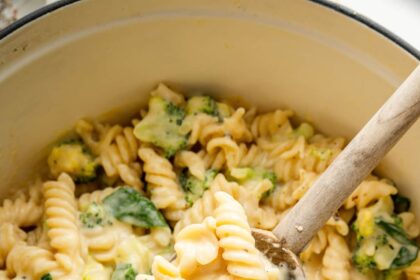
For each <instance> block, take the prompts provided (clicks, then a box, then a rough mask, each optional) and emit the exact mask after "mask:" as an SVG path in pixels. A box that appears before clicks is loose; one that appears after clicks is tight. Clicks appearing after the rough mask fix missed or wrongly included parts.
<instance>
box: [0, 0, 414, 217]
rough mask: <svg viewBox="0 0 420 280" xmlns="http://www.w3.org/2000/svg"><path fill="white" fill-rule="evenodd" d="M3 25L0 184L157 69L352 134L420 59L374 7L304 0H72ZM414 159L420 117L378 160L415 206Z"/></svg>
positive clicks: (9, 187) (125, 98)
mask: <svg viewBox="0 0 420 280" xmlns="http://www.w3.org/2000/svg"><path fill="white" fill-rule="evenodd" d="M0 38H1V40H0V182H1V183H0V196H5V195H7V194H8V193H9V192H11V191H13V190H15V189H16V188H18V187H20V186H24V182H25V180H26V179H27V178H29V177H30V176H31V175H33V173H34V171H35V170H37V167H39V166H41V164H40V163H41V162H42V160H43V158H44V157H45V154H46V149H47V147H48V145H49V143H51V142H52V141H53V140H54V139H56V138H57V137H58V136H59V135H60V134H61V133H63V132H64V131H65V130H67V129H69V128H70V127H71V126H72V125H73V124H74V123H75V121H76V120H77V119H79V118H82V117H98V116H102V118H105V119H106V118H108V119H109V118H111V119H115V116H116V115H119V116H128V115H130V114H132V113H133V112H135V111H136V110H138V108H139V105H144V104H145V101H146V100H147V96H148V95H147V93H148V92H149V91H150V90H151V89H152V88H153V87H154V86H156V84H157V83H158V82H160V81H164V82H167V83H168V84H169V85H171V86H174V87H175V88H177V89H180V90H184V91H186V92H191V91H192V90H196V89H200V90H202V91H205V92H208V93H211V94H214V95H215V96H217V97H238V96H241V97H243V98H245V99H246V100H248V101H249V102H251V103H253V104H255V105H257V106H259V107H260V108H262V109H266V110H268V109H274V108H279V107H280V108H286V107H287V108H292V109H294V110H295V111H296V112H297V113H298V115H299V116H300V117H303V118H305V119H307V120H309V121H311V122H312V123H314V124H315V125H316V126H317V127H318V128H319V129H320V130H321V131H322V132H324V133H327V134H330V135H342V136H346V137H348V138H349V137H351V136H352V135H354V133H355V132H356V131H357V130H358V129H359V128H360V127H361V126H362V125H363V124H364V123H365V122H366V121H367V120H368V118H369V117H370V116H371V115H372V114H373V112H375V111H376V110H377V109H378V108H379V106H380V104H382V103H383V102H384V101H385V100H386V98H387V97H388V96H389V95H390V94H391V93H392V92H393V91H394V89H395V88H396V87H397V86H398V85H399V84H400V83H401V82H402V81H403V79H404V78H405V77H406V76H407V75H408V74H409V73H410V71H411V70H412V69H413V68H414V67H415V66H416V64H418V63H419V59H420V54H419V52H417V51H416V50H415V49H413V48H411V47H410V46H408V45H407V44H406V43H404V42H403V41H402V40H400V39H398V38H397V37H396V36H395V35H393V34H390V33H389V32H387V31H386V30H384V29H383V28H381V27H380V26H377V25H376V24H375V23H372V22H370V21H369V20H368V19H365V18H363V17H361V16H359V15H357V14H354V13H352V12H350V11H348V10H346V9H343V8H341V7H339V6H337V5H335V4H331V3H327V2H324V1H307V0H281V1H279V0H259V1H254V0H199V1H197V0H173V1H165V0H153V1H146V0H83V1H74V0H67V1H66V0H63V1H60V2H57V3H54V4H53V5H50V6H47V7H45V8H43V9H41V10H38V11H36V12H35V13H33V14H31V15H29V16H27V17H26V18H24V19H22V20H20V21H18V22H17V23H15V24H14V25H12V26H10V27H8V28H6V29H5V30H3V31H1V32H0ZM104 113H105V114H104ZM419 166H420V123H417V124H416V125H415V126H414V127H413V128H412V129H411V131H410V132H409V133H408V134H407V135H406V136H405V137H404V139H403V140H402V141H401V142H400V143H399V144H398V145H397V146H396V147H395V148H394V149H393V150H392V152H391V153H390V154H389V156H388V157H387V158H386V159H385V160H384V162H383V164H382V166H381V167H380V168H379V169H378V172H380V173H381V174H382V175H385V176H387V177H389V178H391V179H393V180H394V181H395V182H396V183H397V185H398V187H399V188H400V190H401V192H402V193H403V194H405V195H408V196H409V197H410V198H411V199H412V200H413V202H414V203H413V206H414V211H415V212H417V215H418V216H420V206H418V203H419V202H420V190H419V188H420V169H419Z"/></svg>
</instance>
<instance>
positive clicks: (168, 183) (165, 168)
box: [139, 148, 186, 221]
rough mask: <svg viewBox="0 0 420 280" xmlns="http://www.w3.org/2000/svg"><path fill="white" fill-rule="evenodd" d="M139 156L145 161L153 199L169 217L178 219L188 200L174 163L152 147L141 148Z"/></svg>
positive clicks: (147, 179) (171, 219) (173, 219)
mask: <svg viewBox="0 0 420 280" xmlns="http://www.w3.org/2000/svg"><path fill="white" fill-rule="evenodd" d="M139 156H140V158H141V159H142V160H143V161H144V172H145V173H146V182H147V184H148V188H149V189H150V192H151V200H152V201H153V203H154V204H155V205H156V207H157V208H159V209H164V211H165V216H166V217H167V219H169V220H170V221H178V220H179V219H180V218H181V217H182V211H183V210H184V209H185V207H186V202H185V200H184V196H183V193H182V190H181V187H180V185H179V183H178V181H177V177H176V174H175V172H174V171H173V168H172V164H171V163H170V162H169V161H168V160H167V159H165V158H163V157H161V156H159V155H158V154H157V153H156V152H155V151H153V149H151V148H140V149H139Z"/></svg>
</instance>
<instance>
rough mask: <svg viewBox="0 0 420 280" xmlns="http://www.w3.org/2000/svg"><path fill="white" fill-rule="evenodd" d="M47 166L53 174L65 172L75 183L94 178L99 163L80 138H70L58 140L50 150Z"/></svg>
mask: <svg viewBox="0 0 420 280" xmlns="http://www.w3.org/2000/svg"><path fill="white" fill-rule="evenodd" d="M48 166H49V167H50V172H51V174H52V175H53V176H56V177H57V176H58V175H60V173H62V172H66V173H67V174H69V175H70V176H71V177H72V178H73V179H74V180H75V182H76V183H86V182H90V181H93V180H94V179H95V178H96V175H97V169H98V166H99V165H98V163H97V162H96V161H95V158H94V157H93V155H92V153H91V152H90V150H89V149H88V148H87V146H86V145H85V144H84V143H83V142H82V141H81V140H80V139H71V140H66V141H62V142H60V143H59V144H58V145H56V146H55V147H54V148H53V149H52V150H51V153H50V155H49V156H48Z"/></svg>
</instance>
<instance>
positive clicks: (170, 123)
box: [134, 96, 187, 157]
mask: <svg viewBox="0 0 420 280" xmlns="http://www.w3.org/2000/svg"><path fill="white" fill-rule="evenodd" d="M184 115H185V114H184V110H183V109H182V108H180V107H177V106H175V105H174V104H172V103H171V102H169V101H166V100H165V99H163V98H162V97H159V96H153V97H151V98H150V100H149V112H148V113H147V115H146V117H145V118H144V119H143V120H141V121H140V122H139V123H138V124H137V125H136V127H135V128H134V135H135V136H136V137H137V138H138V139H139V140H141V141H143V142H146V143H152V144H154V145H155V146H157V147H159V148H161V149H163V151H164V153H165V156H166V157H171V156H173V155H174V154H175V153H176V152H177V151H179V150H181V149H183V148H184V147H185V146H186V145H187V136H186V135H185V134H184V133H182V130H181V125H182V122H183V120H184Z"/></svg>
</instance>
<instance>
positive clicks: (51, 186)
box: [44, 173, 84, 275]
mask: <svg viewBox="0 0 420 280" xmlns="http://www.w3.org/2000/svg"><path fill="white" fill-rule="evenodd" d="M74 189H75V185H74V183H73V180H72V179H71V178H70V176H68V175H67V174H65V173H63V174H61V175H60V176H59V177H58V180H57V181H50V182H46V183H45V184H44V197H45V214H46V223H47V226H48V237H49V239H50V245H51V247H52V248H53V249H55V250H56V253H55V254H54V258H55V259H56V260H57V263H58V264H59V266H60V268H62V269H63V270H64V271H65V272H66V273H67V274H73V275H81V268H82V267H83V264H84V260H83V256H82V254H83V252H82V242H81V236H80V230H79V227H78V222H77V204H76V198H75V197H74Z"/></svg>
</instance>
